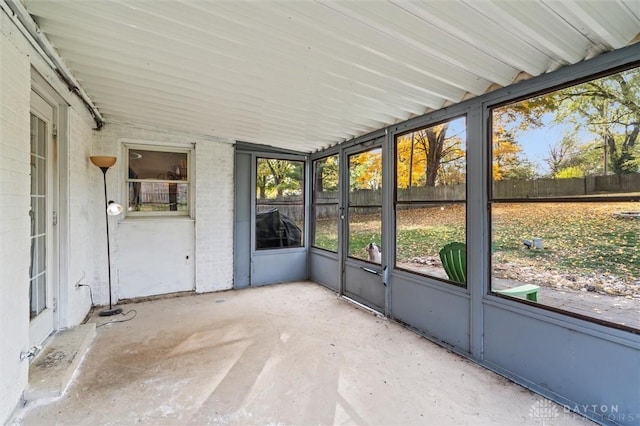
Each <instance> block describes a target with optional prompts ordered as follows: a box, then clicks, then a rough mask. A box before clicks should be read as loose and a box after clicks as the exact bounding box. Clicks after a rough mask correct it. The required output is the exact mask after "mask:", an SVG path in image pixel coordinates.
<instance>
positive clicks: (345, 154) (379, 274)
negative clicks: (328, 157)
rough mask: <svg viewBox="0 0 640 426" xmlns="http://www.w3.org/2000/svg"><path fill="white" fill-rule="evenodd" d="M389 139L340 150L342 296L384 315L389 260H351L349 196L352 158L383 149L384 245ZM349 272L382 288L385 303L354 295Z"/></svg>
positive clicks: (366, 141)
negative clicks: (373, 262) (386, 142)
mask: <svg viewBox="0 0 640 426" xmlns="http://www.w3.org/2000/svg"><path fill="white" fill-rule="evenodd" d="M385 140H386V136H385V135H376V136H375V137H372V138H370V139H367V140H365V141H362V142H359V143H358V144H355V145H352V146H349V147H345V148H343V149H341V150H340V165H341V167H340V191H341V192H340V200H339V206H338V210H339V212H340V218H341V219H340V222H339V229H338V232H339V235H340V244H339V248H338V262H339V265H340V281H339V288H340V295H342V296H343V297H346V298H348V299H351V300H354V301H355V302H357V303H359V304H362V305H364V306H366V307H368V308H370V309H373V310H374V311H377V312H380V313H381V314H384V313H386V311H387V308H388V307H387V305H388V303H387V290H386V286H387V284H386V281H387V279H386V275H387V271H388V268H387V265H386V256H385V255H384V254H383V256H382V260H381V264H380V265H372V264H371V263H369V262H366V261H364V260H361V259H357V258H354V257H349V214H350V213H349V196H350V176H349V157H350V156H352V155H354V154H358V153H360V152H366V151H369V150H372V149H380V155H381V162H380V168H381V182H382V189H381V197H382V198H381V204H380V242H381V243H382V241H384V233H385V224H384V216H385V212H384V199H385V193H386V191H385V170H384V169H385V158H386V154H385V146H386V144H385ZM349 268H353V270H354V271H356V274H357V275H358V277H360V278H359V279H362V280H363V281H364V282H365V283H366V284H365V285H373V286H376V285H380V286H381V288H380V289H379V290H382V295H381V297H382V299H381V301H380V302H378V303H376V302H374V301H371V300H368V299H367V298H366V297H363V296H360V295H358V294H357V293H353V292H350V291H349V290H348V288H347V286H348V283H347V271H348V269H349Z"/></svg>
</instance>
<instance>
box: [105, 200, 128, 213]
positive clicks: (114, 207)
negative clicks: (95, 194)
mask: <svg viewBox="0 0 640 426" xmlns="http://www.w3.org/2000/svg"><path fill="white" fill-rule="evenodd" d="M123 211H124V207H122V206H121V205H120V204H118V203H116V202H115V201H109V205H107V214H108V215H109V216H118V215H119V214H122V212H123Z"/></svg>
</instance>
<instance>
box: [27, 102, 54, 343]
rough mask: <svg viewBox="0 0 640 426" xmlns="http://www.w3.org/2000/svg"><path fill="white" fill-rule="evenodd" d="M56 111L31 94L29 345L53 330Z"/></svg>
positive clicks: (41, 339) (40, 340) (37, 341)
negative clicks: (54, 139) (53, 174)
mask: <svg viewBox="0 0 640 426" xmlns="http://www.w3.org/2000/svg"><path fill="white" fill-rule="evenodd" d="M52 129H53V107H51V105H49V104H48V103H47V102H45V101H44V100H43V99H42V98H41V97H40V96H39V95H38V94H36V93H34V92H31V149H30V163H31V208H30V210H29V217H30V222H31V232H30V234H31V235H30V239H31V262H30V266H29V318H30V319H31V323H30V329H29V341H30V344H31V345H39V344H40V343H42V342H43V341H44V340H45V339H46V338H47V337H48V336H49V334H51V332H52V331H53V329H54V311H55V308H56V307H55V300H56V298H55V295H54V290H53V284H54V282H55V276H56V274H55V262H54V261H53V259H52V252H53V251H54V250H51V249H50V247H52V244H53V242H54V232H53V226H54V225H55V223H54V218H55V213H54V211H53V203H52V201H53V200H52V198H53V193H54V191H53V187H52V182H53V179H52V172H53V170H54V168H53V167H52V159H53V155H52V153H53V148H52V146H53V143H52V141H53V134H52Z"/></svg>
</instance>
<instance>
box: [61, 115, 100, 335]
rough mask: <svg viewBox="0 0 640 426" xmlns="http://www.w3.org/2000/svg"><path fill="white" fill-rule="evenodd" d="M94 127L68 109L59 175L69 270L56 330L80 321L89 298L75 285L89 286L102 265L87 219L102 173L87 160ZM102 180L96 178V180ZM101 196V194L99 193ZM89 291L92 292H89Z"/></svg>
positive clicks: (92, 228)
mask: <svg viewBox="0 0 640 426" xmlns="http://www.w3.org/2000/svg"><path fill="white" fill-rule="evenodd" d="M92 124H94V123H93V122H92V121H91V119H90V117H89V114H88V112H87V111H86V110H85V109H84V108H81V109H79V110H78V109H70V110H69V117H68V126H69V135H68V137H69V140H68V147H67V155H66V160H67V165H68V167H67V169H66V170H60V173H61V174H62V173H66V174H67V181H68V187H67V206H68V213H67V215H68V217H67V221H68V223H69V229H68V250H69V270H68V273H67V277H68V282H67V283H62V284H64V285H66V286H67V294H68V297H67V298H66V300H65V301H64V302H65V306H62V305H60V311H61V318H60V324H59V326H60V328H65V327H72V326H75V325H77V324H79V323H81V322H82V320H83V319H84V317H85V316H86V314H87V312H88V310H89V308H90V306H91V301H90V297H89V296H90V295H89V289H88V288H87V287H76V286H75V284H76V283H77V282H80V283H82V284H87V285H90V284H92V283H91V281H90V280H89V278H88V277H90V276H91V275H92V274H93V270H94V269H96V268H99V267H100V266H102V265H101V264H97V261H96V254H95V252H94V250H95V248H94V244H93V241H94V240H93V232H94V230H95V228H96V227H97V226H96V224H95V223H94V221H93V220H91V219H90V218H91V217H92V216H91V215H90V211H91V210H90V206H91V204H92V200H93V198H94V197H95V188H94V185H92V184H93V183H94V182H95V181H96V180H97V178H98V177H101V176H102V174H101V173H100V172H99V171H98V176H96V173H95V172H96V170H95V169H96V167H95V166H94V165H93V164H91V162H90V161H89V160H88V158H89V155H91V148H92V139H93V130H92V128H91V125H92ZM101 180H102V179H101V178H100V181H101ZM100 194H102V192H100ZM92 291H93V290H92Z"/></svg>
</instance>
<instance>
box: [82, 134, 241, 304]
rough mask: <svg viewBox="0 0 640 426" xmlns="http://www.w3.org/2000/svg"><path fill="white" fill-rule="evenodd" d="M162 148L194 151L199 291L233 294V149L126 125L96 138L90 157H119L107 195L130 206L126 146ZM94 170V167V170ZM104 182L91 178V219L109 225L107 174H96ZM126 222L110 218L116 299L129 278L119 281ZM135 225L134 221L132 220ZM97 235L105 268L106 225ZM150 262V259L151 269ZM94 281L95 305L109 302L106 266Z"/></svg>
mask: <svg viewBox="0 0 640 426" xmlns="http://www.w3.org/2000/svg"><path fill="white" fill-rule="evenodd" d="M124 142H129V143H157V144H160V145H161V144H167V143H170V144H173V145H183V146H186V147H195V149H194V151H193V157H192V168H193V173H194V176H195V179H194V182H193V191H195V193H194V198H193V199H194V203H195V241H194V243H193V245H194V250H195V253H193V255H194V262H195V265H194V268H195V276H196V278H195V280H196V283H195V284H196V291H197V292H210V291H217V290H226V289H230V288H232V286H233V145H232V144H230V143H228V142H227V141H221V140H218V139H216V138H207V137H199V136H197V135H196V136H194V135H191V134H184V133H178V132H171V131H162V130H157V129H145V128H139V127H133V126H127V125H117V124H107V125H106V126H105V127H104V128H103V129H102V130H101V131H99V132H95V133H94V146H93V149H92V152H91V155H114V156H116V157H118V161H117V163H116V165H115V166H114V167H112V168H111V169H110V170H109V172H108V173H107V192H108V193H109V198H113V199H115V200H118V201H119V202H122V203H125V202H126V195H125V194H124V185H123V181H124V179H123V176H124V170H123V169H122V167H125V162H124V161H122V159H121V156H122V144H123V143H124ZM94 168H95V167H94ZM95 172H96V173H94V175H97V176H98V177H99V178H100V179H99V180H94V179H93V177H92V178H91V183H90V185H91V186H92V189H91V191H92V192H93V193H96V194H99V197H97V198H96V197H93V199H94V202H93V203H92V204H93V205H91V206H90V211H89V214H90V215H91V216H92V217H101V218H102V220H103V221H104V216H102V215H103V210H102V203H103V200H102V198H103V195H102V192H100V191H101V188H102V175H101V174H100V171H99V170H97V169H96V170H95ZM121 220H122V219H121V218H111V222H110V225H109V227H110V228H109V229H110V232H111V234H112V239H111V258H112V286H113V294H114V300H115V299H116V298H117V297H118V294H119V289H118V287H119V284H118V281H119V280H120V279H122V280H123V281H124V280H126V278H125V277H119V276H118V258H119V252H120V251H119V248H118V247H119V245H120V244H126V242H127V236H126V235H123V234H122V233H121V232H120V231H121V229H124V225H120V221H121ZM130 220H135V219H130ZM95 223H96V226H95V230H94V233H93V235H94V237H95V239H96V244H94V247H93V252H94V259H95V262H96V263H97V264H100V265H105V264H106V261H107V260H106V247H103V246H104V245H105V244H106V243H105V242H104V238H105V237H104V225H103V224H98V223H97V222H95ZM156 223H157V232H164V231H163V230H164V228H163V227H165V226H170V219H168V220H167V219H165V220H158V221H157V222H156ZM151 261H152V260H151V259H146V260H145V262H146V263H147V265H146V266H145V265H141V268H144V267H149V266H148V264H149V262H151ZM91 279H92V281H93V282H95V283H98V285H96V287H95V290H94V298H95V299H96V303H102V304H104V303H107V302H108V292H107V287H108V286H107V271H106V268H105V267H100V268H96V269H95V270H94V271H93V276H92V277H91Z"/></svg>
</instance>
